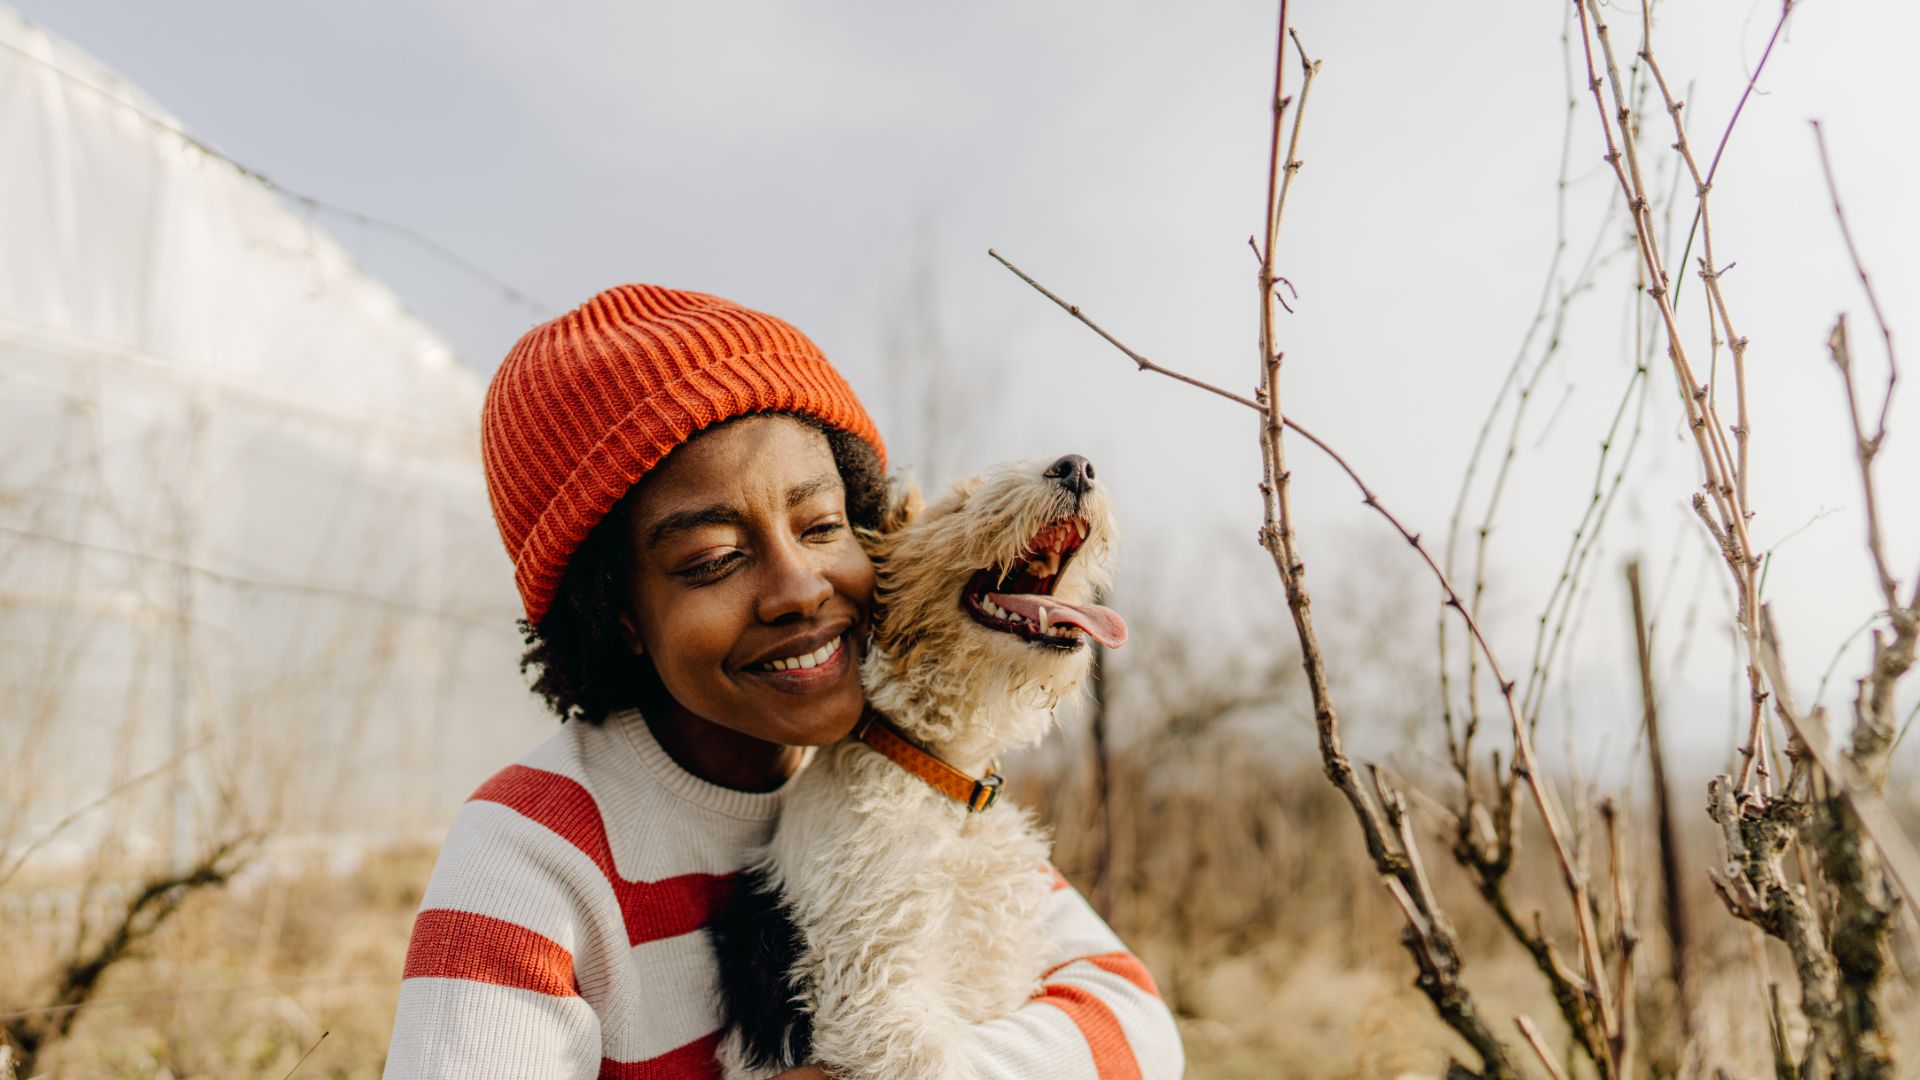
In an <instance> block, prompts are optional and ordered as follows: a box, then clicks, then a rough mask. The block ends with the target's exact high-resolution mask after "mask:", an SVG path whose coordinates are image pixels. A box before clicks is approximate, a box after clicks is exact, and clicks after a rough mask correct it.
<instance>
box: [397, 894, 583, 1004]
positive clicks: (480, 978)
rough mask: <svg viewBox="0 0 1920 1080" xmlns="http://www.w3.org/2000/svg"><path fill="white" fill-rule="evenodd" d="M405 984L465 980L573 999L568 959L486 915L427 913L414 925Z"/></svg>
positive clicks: (514, 926)
mask: <svg viewBox="0 0 1920 1080" xmlns="http://www.w3.org/2000/svg"><path fill="white" fill-rule="evenodd" d="M401 977H402V978H407V979H468V980H471V981H473V982H483V983H492V984H493V985H495V986H512V987H517V988H518V989H521V990H532V991H533V992H535V993H537V994H548V995H551V996H553V997H578V996H580V991H579V990H578V989H577V988H576V987H575V986H574V985H573V954H572V953H569V952H568V951H567V950H565V949H563V948H561V947H560V946H559V945H557V944H555V943H554V942H553V941H552V940H550V939H548V938H546V937H544V936H542V935H540V934H536V933H534V932H533V931H532V930H529V929H527V928H526V927H524V926H520V925H518V924H516V923H510V922H507V921H506V920H504V919H496V918H493V917H492V916H490V915H475V914H474V913H473V912H470V911H449V910H446V909H444V908H428V909H427V910H426V911H422V912H421V913H420V914H419V915H418V916H417V917H415V918H414V920H413V937H412V939H411V940H409V941H408V942H407V967H406V973H405V974H404V975H402V976H401Z"/></svg>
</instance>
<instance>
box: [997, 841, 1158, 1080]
mask: <svg viewBox="0 0 1920 1080" xmlns="http://www.w3.org/2000/svg"><path fill="white" fill-rule="evenodd" d="M1048 873H1049V874H1051V875H1052V877H1053V881H1054V888H1053V893H1052V895H1051V896H1050V897H1049V898H1048V902H1047V907H1046V909H1045V914H1046V919H1047V931H1048V940H1049V942H1050V944H1051V945H1052V947H1053V957H1052V964H1051V966H1049V967H1048V968H1047V970H1046V971H1045V972H1044V974H1043V975H1042V976H1041V986H1040V992H1039V993H1037V994H1035V995H1034V997H1033V998H1032V999H1031V1000H1029V1001H1028V1002H1027V1003H1026V1004H1025V1005H1023V1006H1021V1007H1020V1008H1018V1009H1016V1010H1014V1012H1013V1013H1012V1014H1011V1015H1008V1016H1003V1017H1000V1018H999V1019H996V1020H989V1021H987V1022H985V1023H981V1024H975V1025H974V1026H973V1028H972V1029H971V1031H972V1036H973V1037H972V1044H971V1047H970V1049H971V1054H972V1058H973V1063H974V1067H975V1071H976V1072H977V1073H978V1075H979V1077H980V1080H1034V1078H1036V1077H1049V1078H1059V1080H1177V1078H1178V1077H1179V1076H1180V1074H1181V1072H1182V1070H1183V1069H1184V1068H1185V1066H1186V1057H1185V1052H1184V1051H1183V1050H1182V1048H1181V1046H1180V1032H1179V1030H1178V1029H1177V1028H1176V1027H1175V1026H1174V1021H1173V1014H1172V1012H1170V1011H1169V1010H1168V1009H1167V1007H1166V1005H1165V1003H1164V1002H1162V1001H1161V1000H1160V992H1159V991H1158V990H1157V989H1156V988H1155V987H1154V984H1153V976H1152V975H1150V974H1148V973H1147V969H1146V965H1144V964H1142V963H1141V962H1140V961H1139V960H1138V959H1136V958H1135V957H1134V956H1133V954H1132V953H1130V952H1128V951H1127V948H1126V946H1125V945H1123V944H1121V942H1120V938H1119V937H1118V936H1116V935H1115V934H1114V932H1113V931H1112V930H1111V929H1110V928H1109V927H1108V926H1107V924H1106V923H1105V922H1104V921H1102V920H1101V918H1100V916H1099V915H1097V914H1095V913H1094V910H1093V908H1092V907H1091V906H1090V905H1089V904H1088V903H1087V902H1086V900H1084V899H1083V898H1081V896H1080V894H1079V893H1078V892H1076V891H1074V889H1073V887H1072V886H1070V885H1068V884H1067V882H1066V879H1065V878H1063V877H1061V876H1060V875H1059V874H1058V873H1057V872H1056V871H1054V870H1052V868H1051V867H1049V868H1048Z"/></svg>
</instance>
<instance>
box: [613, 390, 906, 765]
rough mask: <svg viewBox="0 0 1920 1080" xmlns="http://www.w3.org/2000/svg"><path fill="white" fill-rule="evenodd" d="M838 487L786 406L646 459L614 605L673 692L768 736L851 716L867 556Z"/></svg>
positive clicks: (836, 723)
mask: <svg viewBox="0 0 1920 1080" xmlns="http://www.w3.org/2000/svg"><path fill="white" fill-rule="evenodd" d="M845 503H846V495H845V489H844V488H843V486H842V484H841V481H840V474H839V472H838V470H836V469H835V468H834V464H833V454H832V451H831V450H829V449H828V446H827V440H826V436H824V435H822V434H821V433H820V432H819V431H816V430H815V429H813V428H810V427H808V426H807V425H805V424H803V423H800V422H799V421H797V420H794V419H792V418H791V417H784V416H764V417H747V418H745V419H741V420H736V421H734V422H732V423H730V424H726V425H724V426H722V427H718V428H715V429H713V430H710V431H707V432H704V433H702V434H700V435H698V436H696V437H694V438H693V439H692V440H690V441H688V442H687V443H685V444H684V445H682V446H680V447H679V448H678V449H676V450H674V452H673V453H672V454H670V455H669V456H668V457H667V459H666V460H665V461H664V462H662V463H661V464H660V465H659V466H657V467H655V468H654V470H653V471H652V472H650V473H648V475H647V478H646V480H645V481H643V482H642V485H641V488H640V491H639V493H638V494H637V495H636V496H635V500H634V504H633V510H632V514H631V516H630V518H629V521H630V528H631V540H632V544H633V549H632V550H633V575H632V577H633V593H632V596H631V598H630V605H629V611H628V615H627V616H626V617H625V618H623V620H622V621H623V622H625V623H626V624H627V629H628V631H629V633H630V634H631V635H632V636H633V638H634V639H635V640H634V646H635V649H636V651H638V652H641V653H643V654H644V655H647V656H650V657H652V658H653V664H654V667H655V669H656V670H658V671H659V673H660V681H661V682H662V683H663V684H664V685H665V686H666V689H667V692H668V693H669V694H670V695H672V697H673V699H674V700H675V701H676V702H678V703H679V704H680V705H681V706H682V707H683V708H685V709H686V710H688V711H689V712H691V713H693V714H694V715H695V716H696V717H698V718H700V719H703V720H707V721H710V722H712V723H715V724H719V725H720V726H722V727H726V728H730V729H732V730H733V731H735V732H738V733H740V734H743V735H748V736H751V737H753V738H756V739H760V740H764V741H766V742H769V743H777V744H780V745H783V746H823V745H825V744H827V743H830V742H833V741H835V740H837V739H839V738H841V737H843V736H845V735H846V733H847V732H848V731H849V730H850V729H851V728H852V727H853V723H854V721H855V720H856V719H858V718H859V715H860V710H861V706H862V704H863V701H864V699H863V697H862V695H861V692H860V677H859V668H860V649H861V648H862V646H863V645H864V643H865V641H866V636H867V625H868V615H869V612H870V609H871V607H872V603H873V564H872V563H871V562H869V561H868V559H867V556H866V553H865V551H863V550H862V549H861V547H860V544H859V542H858V541H857V540H856V539H855V538H854V535H853V530H852V527H851V525H850V524H849V523H848V521H847V511H846V505H845Z"/></svg>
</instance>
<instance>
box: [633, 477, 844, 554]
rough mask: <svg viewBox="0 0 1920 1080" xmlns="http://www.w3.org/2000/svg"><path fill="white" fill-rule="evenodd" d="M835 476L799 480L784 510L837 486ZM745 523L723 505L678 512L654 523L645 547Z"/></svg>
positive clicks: (838, 481) (741, 517)
mask: <svg viewBox="0 0 1920 1080" xmlns="http://www.w3.org/2000/svg"><path fill="white" fill-rule="evenodd" d="M839 483H840V478H839V477H838V476H837V475H828V476H816V477H814V478H813V479H811V480H802V481H801V482H799V483H798V484H795V485H793V486H792V487H790V488H788V489H787V509H789V510H791V509H793V508H794V507H796V506H799V505H800V504H801V503H803V502H806V501H807V500H808V499H811V498H813V497H814V496H815V495H818V494H820V493H821V492H822V491H826V490H828V489H830V488H833V487H835V486H837V485H838V484H839ZM744 521H746V515H744V514H742V513H741V512H740V511H739V510H738V509H737V508H735V507H732V506H728V505H727V504H725V503H715V504H714V505H712V506H702V507H698V508H696V509H693V510H677V511H675V512H673V513H671V514H668V515H667V516H666V517H663V518H661V519H660V520H659V521H657V522H655V523H654V525H653V528H652V529H650V530H648V532H647V546H648V547H650V548H651V547H658V546H659V545H660V543H661V542H662V541H664V540H666V539H668V538H669V537H671V536H673V535H674V534H676V533H683V532H687V531H689V530H691V529H700V528H705V527H707V526H710V525H739V524H741V523H742V522H744Z"/></svg>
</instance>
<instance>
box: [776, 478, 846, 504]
mask: <svg viewBox="0 0 1920 1080" xmlns="http://www.w3.org/2000/svg"><path fill="white" fill-rule="evenodd" d="M839 484H840V477H838V476H816V477H814V478H813V479H811V480H802V481H800V482H799V483H797V484H795V485H793V486H792V487H790V488H788V489H787V509H789V510H791V509H793V508H794V507H796V506H799V505H800V504H801V503H803V502H806V501H807V500H808V499H811V498H813V497H814V496H815V495H818V494H820V493H821V492H822V491H825V490H827V489H828V488H831V487H837V486H839Z"/></svg>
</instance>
